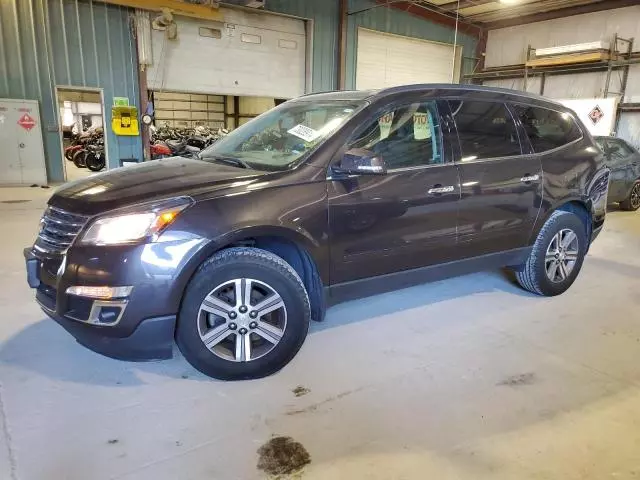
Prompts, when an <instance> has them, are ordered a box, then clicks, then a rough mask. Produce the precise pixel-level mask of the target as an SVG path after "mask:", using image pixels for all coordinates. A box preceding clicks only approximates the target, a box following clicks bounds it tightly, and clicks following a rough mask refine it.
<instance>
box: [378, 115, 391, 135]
mask: <svg viewBox="0 0 640 480" xmlns="http://www.w3.org/2000/svg"><path fill="white" fill-rule="evenodd" d="M392 123H393V112H389V113H387V114H386V115H383V116H382V117H380V119H379V120H378V126H379V128H380V140H384V139H385V138H388V137H389V134H390V133H391V124H392Z"/></svg>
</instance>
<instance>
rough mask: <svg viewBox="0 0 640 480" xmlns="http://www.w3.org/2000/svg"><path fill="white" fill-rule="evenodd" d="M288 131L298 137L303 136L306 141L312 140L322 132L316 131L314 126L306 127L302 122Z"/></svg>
mask: <svg viewBox="0 0 640 480" xmlns="http://www.w3.org/2000/svg"><path fill="white" fill-rule="evenodd" d="M287 133H290V134H291V135H295V136H296V137H298V138H301V139H302V140H304V141H305V142H312V141H313V140H315V139H316V138H318V136H319V135H320V132H317V131H315V130H314V129H313V128H309V127H305V126H304V125H302V124H298V125H296V126H295V127H293V128H291V129H289V130H287Z"/></svg>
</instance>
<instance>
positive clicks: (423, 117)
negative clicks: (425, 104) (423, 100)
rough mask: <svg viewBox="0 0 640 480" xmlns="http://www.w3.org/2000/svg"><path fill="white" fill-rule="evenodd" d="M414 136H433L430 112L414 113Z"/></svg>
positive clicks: (419, 138) (424, 137)
mask: <svg viewBox="0 0 640 480" xmlns="http://www.w3.org/2000/svg"><path fill="white" fill-rule="evenodd" d="M413 137H414V138H415V139H416V140H427V139H429V138H431V125H430V124H429V114H427V113H420V112H417V113H414V114H413Z"/></svg>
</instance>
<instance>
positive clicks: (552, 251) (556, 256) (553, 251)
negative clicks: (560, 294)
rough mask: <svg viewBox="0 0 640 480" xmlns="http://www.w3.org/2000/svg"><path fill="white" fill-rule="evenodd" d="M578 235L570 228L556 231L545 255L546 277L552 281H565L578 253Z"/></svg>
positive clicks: (576, 259)
mask: <svg viewBox="0 0 640 480" xmlns="http://www.w3.org/2000/svg"><path fill="white" fill-rule="evenodd" d="M578 249H579V245H578V236H577V235H576V233H575V232H574V231H573V230H571V229H570V228H565V229H562V230H560V231H559V232H558V233H556V234H555V235H554V236H553V238H552V239H551V242H550V243H549V246H548V247H547V253H546V255H545V262H544V266H545V270H546V272H547V277H548V278H549V280H551V281H552V282H553V283H560V282H563V281H565V280H566V279H567V278H568V277H569V275H571V272H572V271H573V269H574V267H575V265H576V262H577V261H578V254H579V250H578Z"/></svg>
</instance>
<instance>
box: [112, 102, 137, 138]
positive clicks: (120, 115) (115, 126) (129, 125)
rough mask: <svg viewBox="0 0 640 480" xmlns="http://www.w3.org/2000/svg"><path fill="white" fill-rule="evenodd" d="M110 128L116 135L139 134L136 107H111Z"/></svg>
mask: <svg viewBox="0 0 640 480" xmlns="http://www.w3.org/2000/svg"><path fill="white" fill-rule="evenodd" d="M111 129H112V130H113V133H115V134H116V135H131V136H133V135H139V134H140V131H139V129H138V109H137V108H136V107H124V106H119V107H112V108H111Z"/></svg>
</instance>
